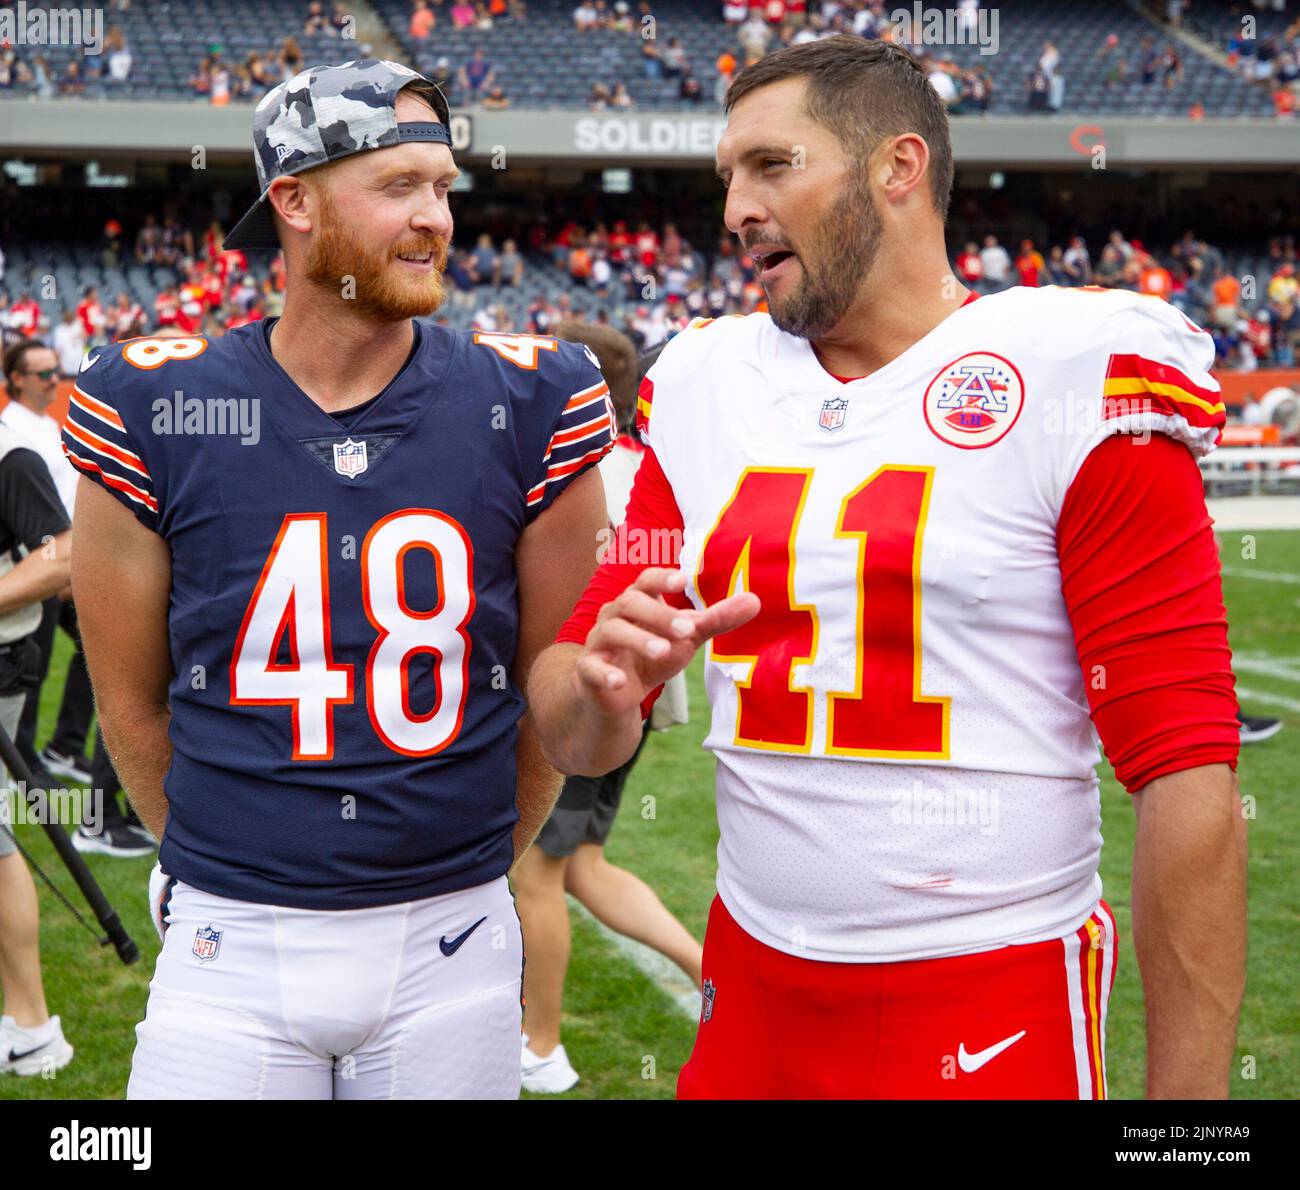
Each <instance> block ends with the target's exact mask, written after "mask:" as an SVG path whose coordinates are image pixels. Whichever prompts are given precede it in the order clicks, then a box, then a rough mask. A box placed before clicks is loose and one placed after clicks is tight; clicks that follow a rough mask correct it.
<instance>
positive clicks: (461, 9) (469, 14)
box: [451, 0, 474, 29]
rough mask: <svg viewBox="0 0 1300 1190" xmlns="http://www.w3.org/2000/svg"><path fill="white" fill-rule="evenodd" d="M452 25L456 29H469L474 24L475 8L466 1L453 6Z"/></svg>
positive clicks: (460, 1) (463, 0)
mask: <svg viewBox="0 0 1300 1190" xmlns="http://www.w3.org/2000/svg"><path fill="white" fill-rule="evenodd" d="M451 23H452V27H453V28H456V29H468V28H470V27H471V26H472V25H473V24H474V6H473V5H472V4H466V3H465V0H459V3H456V4H453V5H452V6H451Z"/></svg>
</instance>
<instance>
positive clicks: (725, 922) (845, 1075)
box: [677, 898, 1116, 1099]
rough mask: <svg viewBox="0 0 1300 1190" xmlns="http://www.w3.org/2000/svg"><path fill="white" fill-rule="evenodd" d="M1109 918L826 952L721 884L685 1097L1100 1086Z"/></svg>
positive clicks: (1103, 914) (1110, 968)
mask: <svg viewBox="0 0 1300 1190" xmlns="http://www.w3.org/2000/svg"><path fill="white" fill-rule="evenodd" d="M1115 958H1116V948H1115V920H1114V917H1113V916H1112V914H1111V911H1110V907H1109V906H1108V905H1107V904H1106V902H1105V901H1102V902H1100V903H1099V904H1098V906H1097V908H1096V910H1095V911H1094V913H1093V914H1092V916H1091V917H1089V918H1088V920H1087V921H1086V922H1084V924H1083V925H1082V926H1080V927H1079V929H1078V930H1076V931H1075V932H1074V933H1072V934H1068V935H1067V936H1066V937H1064V938H1058V939H1055V940H1053V941H1050V942H1037V943H1033V944H1031V945H1028V946H1004V947H1000V948H999V949H997V950H989V951H983V952H981V953H979V954H971V955H960V956H958V957H956V958H945V959H919V960H916V961H913V962H903V963H827V962H820V961H816V960H812V959H806V958H800V957H798V956H796V955H790V954H786V953H785V952H784V951H779V950H774V949H773V948H772V947H770V946H766V945H764V944H763V943H762V942H759V941H758V940H757V939H755V938H752V937H750V935H748V934H746V933H745V931H744V930H742V929H741V928H740V926H738V925H737V924H736V922H735V920H734V919H733V918H732V916H731V914H730V913H728V912H727V910H726V908H725V907H724V906H723V904H722V900H721V898H715V899H714V902H713V908H712V910H711V911H710V913H709V926H708V931H707V933H706V934H705V938H704V997H703V1009H702V1011H701V1014H700V1026H699V1031H698V1033H697V1034H696V1037H695V1048H694V1050H693V1051H692V1052H691V1057H690V1060H689V1061H688V1062H687V1063H686V1065H685V1066H684V1067H683V1068H682V1073H681V1076H680V1077H679V1079H678V1082H677V1096H678V1098H679V1099H821V1098H832V1099H835V1098H838V1099H1104V1098H1105V1097H1106V1058H1105V1047H1106V1004H1107V1001H1108V1000H1109V998H1110V989H1111V986H1112V985H1113V983H1114V980H1115Z"/></svg>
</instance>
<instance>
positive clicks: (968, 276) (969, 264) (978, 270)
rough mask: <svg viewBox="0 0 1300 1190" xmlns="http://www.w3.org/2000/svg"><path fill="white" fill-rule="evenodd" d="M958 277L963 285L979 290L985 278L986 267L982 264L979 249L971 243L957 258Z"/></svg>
mask: <svg viewBox="0 0 1300 1190" xmlns="http://www.w3.org/2000/svg"><path fill="white" fill-rule="evenodd" d="M956 263H957V276H958V277H959V278H960V279H961V283H962V284H963V285H966V286H969V287H970V288H971V289H977V288H978V287H979V283H980V281H981V280H983V278H984V265H983V264H982V263H981V262H980V254H979V248H978V247H977V245H976V244H975V243H974V241H970V242H968V243H967V244H966V247H965V248H963V249H962V250H961V252H960V253H959V254H958V256H957V262H956Z"/></svg>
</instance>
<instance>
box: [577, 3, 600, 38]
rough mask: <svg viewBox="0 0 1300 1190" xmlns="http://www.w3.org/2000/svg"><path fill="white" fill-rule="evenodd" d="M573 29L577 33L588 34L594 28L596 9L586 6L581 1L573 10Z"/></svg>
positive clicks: (592, 6) (586, 4) (589, 5)
mask: <svg viewBox="0 0 1300 1190" xmlns="http://www.w3.org/2000/svg"><path fill="white" fill-rule="evenodd" d="M573 27H574V28H575V29H577V30H578V32H579V33H590V32H591V31H592V30H593V29H594V28H595V27H596V8H595V5H593V4H588V3H587V0H583V2H582V3H581V4H579V5H578V7H577V8H575V9H574V10H573Z"/></svg>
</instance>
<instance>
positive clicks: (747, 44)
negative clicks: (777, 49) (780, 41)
mask: <svg viewBox="0 0 1300 1190" xmlns="http://www.w3.org/2000/svg"><path fill="white" fill-rule="evenodd" d="M736 39H737V40H738V42H740V48H741V49H744V51H745V65H746V66H749V65H751V64H753V62H757V61H758V60H759V59H761V57H762V56H763V55H764V53H767V47H768V44H770V43H771V40H772V30H771V29H768V27H767V23H766V22H764V21H763V14H762V13H761V12H759V10H758V9H753V10H750V14H749V20H748V21H746V22H745V23H744V25H741V27H740V29H738V30H737V31H736Z"/></svg>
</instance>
